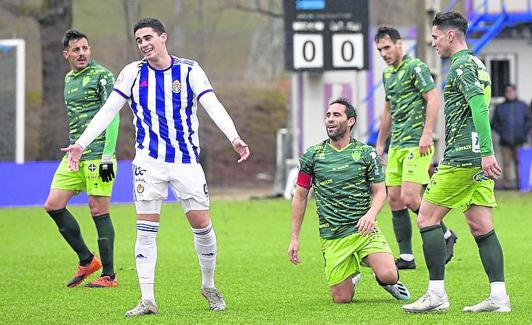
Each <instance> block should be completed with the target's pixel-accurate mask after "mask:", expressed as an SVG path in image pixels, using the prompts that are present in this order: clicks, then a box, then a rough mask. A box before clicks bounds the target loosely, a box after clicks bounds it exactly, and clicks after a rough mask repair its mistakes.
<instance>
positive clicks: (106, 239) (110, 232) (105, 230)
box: [92, 213, 115, 275]
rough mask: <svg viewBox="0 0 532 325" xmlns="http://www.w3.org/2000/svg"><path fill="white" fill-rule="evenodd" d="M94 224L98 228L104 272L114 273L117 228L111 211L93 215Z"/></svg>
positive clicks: (107, 273)
mask: <svg viewBox="0 0 532 325" xmlns="http://www.w3.org/2000/svg"><path fill="white" fill-rule="evenodd" d="M92 218H93V220H94V224H95V225H96V229H97V230H98V248H99V249H100V258H101V260H102V267H103V272H102V273H103V274H105V275H114V274H115V271H114V266H113V253H114V242H115V229H114V227H113V222H112V221H111V217H110V216H109V213H107V214H102V215H100V216H93V217H92Z"/></svg>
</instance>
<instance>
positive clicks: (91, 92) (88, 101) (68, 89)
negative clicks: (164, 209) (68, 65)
mask: <svg viewBox="0 0 532 325" xmlns="http://www.w3.org/2000/svg"><path fill="white" fill-rule="evenodd" d="M113 85H114V77H113V74H112V73H111V72H110V71H109V70H107V69H106V68H105V67H103V66H101V65H99V64H97V63H96V62H94V61H92V62H91V63H90V64H89V65H88V66H87V67H86V68H85V69H83V70H80V71H77V72H75V71H70V72H69V73H67V75H66V76H65V89H64V98H65V105H66V108H67V114H68V120H69V130H70V133H69V141H70V143H71V144H72V143H74V142H76V140H77V139H78V138H79V137H80V136H81V134H82V133H83V131H85V128H86V127H87V125H88V124H89V122H90V121H91V120H92V118H93V117H94V115H96V113H97V112H98V111H99V110H100V108H101V107H102V106H103V104H104V103H105V101H106V100H107V97H108V96H109V94H111V91H112V90H113ZM118 124H119V117H118V114H117V116H116V117H115V119H114V120H113V122H112V123H111V124H110V125H109V127H108V128H107V130H106V132H105V133H102V134H101V135H100V136H98V137H97V138H96V140H94V142H92V143H91V144H90V145H89V146H88V147H87V148H85V151H84V152H83V156H82V157H81V160H91V159H101V158H102V156H107V157H110V158H111V157H113V156H114V153H115V146H116V140H117V137H118V126H119V125H118Z"/></svg>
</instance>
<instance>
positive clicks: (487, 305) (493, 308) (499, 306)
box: [464, 296, 512, 313]
mask: <svg viewBox="0 0 532 325" xmlns="http://www.w3.org/2000/svg"><path fill="white" fill-rule="evenodd" d="M464 311H465V312H469V313H481V312H496V313H509V312H511V311H512V307H511V306H510V297H508V296H506V299H504V300H503V301H495V300H494V299H493V298H491V297H488V299H486V300H483V301H481V302H480V303H478V304H476V305H474V306H465V307H464Z"/></svg>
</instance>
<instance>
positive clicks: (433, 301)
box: [403, 292, 449, 313]
mask: <svg viewBox="0 0 532 325" xmlns="http://www.w3.org/2000/svg"><path fill="white" fill-rule="evenodd" d="M447 309H449V298H447V294H446V293H445V294H444V295H443V297H438V296H436V295H434V294H431V293H430V292H427V293H426V294H424V295H423V296H421V298H419V299H418V300H416V301H415V302H413V303H411V304H408V305H404V306H403V310H404V311H406V312H409V313H427V312H438V311H446V310H447Z"/></svg>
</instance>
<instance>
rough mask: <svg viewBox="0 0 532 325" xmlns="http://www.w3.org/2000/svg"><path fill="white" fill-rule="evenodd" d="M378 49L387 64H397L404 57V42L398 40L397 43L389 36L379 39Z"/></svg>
mask: <svg viewBox="0 0 532 325" xmlns="http://www.w3.org/2000/svg"><path fill="white" fill-rule="evenodd" d="M376 45H377V50H378V51H379V54H380V55H381V57H382V59H383V60H384V62H386V64H387V65H393V66H397V65H398V64H399V63H400V62H401V59H402V58H403V42H402V41H401V40H397V41H396V42H395V43H394V42H393V41H392V39H391V38H390V37H389V36H385V37H383V38H381V39H379V40H378V41H377V43H376Z"/></svg>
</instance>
